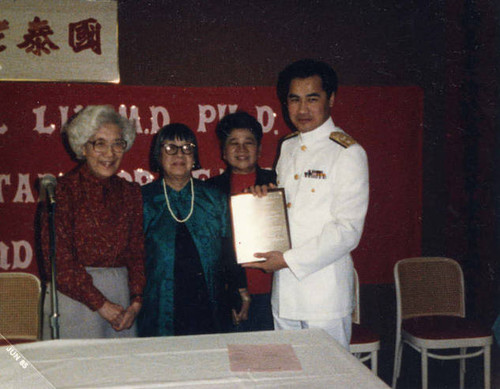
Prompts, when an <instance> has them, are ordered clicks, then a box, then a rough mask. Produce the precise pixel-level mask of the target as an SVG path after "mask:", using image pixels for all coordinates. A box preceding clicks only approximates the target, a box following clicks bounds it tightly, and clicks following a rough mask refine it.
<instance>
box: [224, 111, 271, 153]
mask: <svg viewBox="0 0 500 389" xmlns="http://www.w3.org/2000/svg"><path fill="white" fill-rule="evenodd" d="M235 128H244V129H246V130H248V131H250V132H251V133H252V134H253V136H254V137H255V140H256V141H257V145H258V146H260V142H261V141H262V135H263V133H262V125H261V124H260V123H259V122H258V121H257V119H255V118H254V117H253V116H252V115H250V114H249V113H247V112H244V111H238V112H235V113H230V114H229V115H226V116H224V117H223V118H222V119H221V121H220V122H219V124H217V127H216V129H215V132H216V134H217V137H218V138H219V141H220V146H221V148H222V149H223V148H224V146H225V144H226V140H227V138H228V137H229V135H230V134H231V131H233V130H234V129H235Z"/></svg>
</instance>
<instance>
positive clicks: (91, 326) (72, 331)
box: [42, 267, 137, 340]
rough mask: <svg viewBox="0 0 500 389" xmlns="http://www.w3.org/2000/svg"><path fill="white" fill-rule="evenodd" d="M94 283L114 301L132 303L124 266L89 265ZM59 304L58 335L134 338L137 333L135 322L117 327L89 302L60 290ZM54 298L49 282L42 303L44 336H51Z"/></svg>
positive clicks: (48, 338) (72, 337)
mask: <svg viewBox="0 0 500 389" xmlns="http://www.w3.org/2000/svg"><path fill="white" fill-rule="evenodd" d="M85 270H86V271H87V273H89V274H90V275H91V276H92V280H93V283H94V286H95V287H96V288H97V289H99V291H100V292H101V293H102V294H103V295H104V296H105V297H106V299H107V300H108V301H110V302H113V303H115V304H120V305H121V306H122V307H124V308H125V309H126V308H127V307H128V306H129V305H130V294H129V288H128V271H127V268H125V267H86V268H85ZM57 299H58V305H59V337H60V338H61V339H93V338H131V337H135V336H137V335H136V334H137V330H136V324H135V323H134V325H133V326H132V327H131V328H130V329H128V330H123V331H115V330H114V329H113V328H112V327H111V324H110V323H109V322H108V321H107V320H105V319H104V318H102V317H101V315H99V313H97V311H95V312H94V311H92V310H90V309H89V308H88V307H87V306H86V305H84V304H82V303H80V302H78V301H76V300H73V299H72V298H70V297H68V296H66V295H65V294H63V293H61V292H59V291H58V292H57ZM51 315H52V302H51V292H50V285H47V290H46V292H45V298H44V304H43V330H42V339H43V340H50V339H52V336H51V333H52V332H51V327H50V316H51Z"/></svg>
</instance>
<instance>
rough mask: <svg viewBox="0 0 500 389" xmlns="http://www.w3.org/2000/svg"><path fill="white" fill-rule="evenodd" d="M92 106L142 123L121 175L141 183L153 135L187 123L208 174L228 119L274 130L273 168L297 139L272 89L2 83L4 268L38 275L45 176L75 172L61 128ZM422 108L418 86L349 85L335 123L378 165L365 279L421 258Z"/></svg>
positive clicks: (361, 267)
mask: <svg viewBox="0 0 500 389" xmlns="http://www.w3.org/2000/svg"><path fill="white" fill-rule="evenodd" d="M89 104H110V105H112V106H114V107H115V108H116V109H117V110H119V111H120V112H121V113H122V115H124V116H127V117H128V118H131V119H135V120H136V121H137V125H138V127H137V132H138V136H137V139H136V142H135V144H134V146H133V148H132V149H131V151H130V152H128V153H127V154H126V155H125V158H124V161H123V164H122V168H123V170H122V171H121V172H120V175H122V176H123V177H125V178H127V179H129V180H135V181H137V182H139V183H140V184H144V183H146V182H149V181H150V180H151V179H152V178H153V175H152V174H151V173H150V168H149V159H148V158H149V157H148V156H149V149H150V144H151V140H152V135H153V134H154V133H156V132H157V131H158V129H159V128H161V127H162V126H163V125H165V124H168V123H174V122H182V123H185V124H187V125H188V126H190V127H191V128H192V129H193V131H195V133H196V135H197V138H198V142H199V144H200V159H201V164H202V169H201V170H199V171H197V172H196V176H198V177H200V178H206V177H209V176H212V175H217V174H218V173H219V171H220V169H223V168H224V163H223V162H222V161H221V160H220V151H219V146H218V142H217V138H216V136H215V126H216V124H217V122H218V120H219V119H220V118H221V117H223V116H224V115H225V114H227V113H228V112H234V111H235V110H237V109H241V110H246V111H247V112H249V113H250V114H252V115H255V116H256V117H257V118H258V120H259V121H260V122H261V123H262V125H263V127H264V132H265V135H264V139H263V148H262V157H261V160H260V165H261V166H262V167H271V166H272V165H273V162H274V158H275V154H276V148H277V145H278V141H279V139H280V138H282V137H283V136H284V135H286V134H288V133H289V129H288V128H287V126H286V125H285V123H284V121H283V117H282V112H281V109H280V105H279V103H278V101H277V98H276V96H275V90H274V88H272V87H238V88H236V87H234V88H232V87H231V88H230V87H223V88H179V87H133V86H120V85H87V84H62V83H59V84H40V83H2V84H1V88H0V271H28V272H32V273H35V274H37V271H38V270H37V263H36V262H37V261H36V256H35V242H34V236H35V234H34V215H35V210H36V202H37V199H38V192H37V191H36V189H35V188H36V187H37V180H38V178H39V177H40V176H42V175H44V174H46V173H51V174H54V175H59V174H62V173H64V172H67V171H68V170H70V169H71V168H72V167H73V166H74V165H75V162H74V161H72V160H71V159H70V157H69V155H68V153H67V152H66V150H65V148H64V146H63V144H62V142H61V137H60V129H61V126H62V124H64V123H65V122H66V120H67V118H68V117H70V116H71V115H73V114H74V113H75V112H76V111H78V110H79V109H81V108H82V107H83V106H86V105H89ZM422 110H423V95H422V91H421V89H419V88H417V87H349V86H344V87H341V88H340V90H339V92H338V94H337V98H336V103H335V106H334V108H333V118H334V122H335V123H336V124H337V125H338V126H340V127H341V128H343V129H344V130H345V131H346V132H348V133H349V134H350V135H352V136H353V137H354V138H355V139H356V140H358V142H359V143H360V144H361V145H363V147H364V148H365V149H366V151H367V154H368V160H369V163H370V186H371V188H370V206H369V210H368V216H367V220H366V227H365V231H364V234H363V237H362V239H361V244H360V246H359V247H358V248H357V249H356V251H355V252H354V261H355V265H356V268H357V269H358V272H359V275H360V279H361V281H362V282H363V283H391V282H393V281H392V268H393V265H394V263H395V262H396V261H397V260H399V259H401V258H404V257H409V256H417V255H419V254H420V240H421V210H422V194H421V193H422Z"/></svg>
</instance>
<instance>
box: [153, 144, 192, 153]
mask: <svg viewBox="0 0 500 389" xmlns="http://www.w3.org/2000/svg"><path fill="white" fill-rule="evenodd" d="M161 146H162V147H163V149H164V150H165V152H166V153H167V154H168V155H175V154H177V151H178V150H179V149H180V150H181V152H182V154H186V155H191V154H193V152H194V149H195V148H196V145H195V144H193V143H186V144H183V145H182V146H177V145H174V144H172V143H164V144H162V145H161Z"/></svg>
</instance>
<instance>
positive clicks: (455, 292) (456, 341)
mask: <svg viewBox="0 0 500 389" xmlns="http://www.w3.org/2000/svg"><path fill="white" fill-rule="evenodd" d="M410 266H419V267H426V268H427V269H431V268H434V269H435V270H433V272H434V273H436V274H437V275H438V276H439V278H440V279H439V280H438V279H432V280H431V279H430V277H434V276H435V275H436V274H428V273H430V272H425V271H415V270H414V273H413V275H412V277H413V278H412V281H413V279H414V278H419V279H420V280H417V281H421V282H420V286H421V287H425V288H426V290H425V291H422V290H420V289H418V288H419V285H415V283H414V285H413V288H412V289H411V290H409V289H410V287H409V286H408V285H409V284H410V283H409V282H408V284H404V281H402V280H401V278H402V277H401V275H402V274H403V270H402V269H403V268H405V267H406V269H409V267H410ZM436 266H440V268H439V270H437V269H436ZM452 278H455V280H453V279H452ZM394 279H395V284H396V300H397V324H396V326H397V327H396V347H395V355H394V371H393V378H392V387H393V388H394V389H395V388H396V384H397V379H398V377H399V375H400V371H401V360H402V356H403V345H404V343H406V344H408V345H409V346H411V347H412V348H413V349H414V350H416V351H418V352H419V353H420V354H421V363H422V366H421V370H422V389H427V385H428V358H435V359H441V360H451V359H459V360H460V388H461V389H463V388H464V383H465V360H466V359H467V358H473V357H477V356H479V355H484V387H485V389H490V387H491V374H490V369H491V344H492V343H493V336H492V334H491V335H490V336H484V337H471V338H451V337H450V338H448V339H425V338H422V337H418V336H416V335H414V334H411V333H409V332H407V331H405V330H404V329H403V328H402V324H403V320H405V319H410V318H416V317H423V316H454V317H459V318H465V287H464V277H463V272H462V269H461V267H460V265H459V264H458V263H457V262H456V261H454V260H453V259H449V258H442V257H417V258H407V259H403V260H400V261H398V262H397V263H396V265H395V266H394ZM426 281H429V282H428V284H426V283H425V282H426ZM430 287H435V289H434V290H432V289H431V288H430ZM442 289H446V291H447V292H449V293H443V292H442V291H441V290H442ZM415 292H421V293H422V295H419V296H416V297H415V296H414V295H415V294H416V293H415ZM438 292H439V293H438ZM429 296H432V297H434V298H433V299H431V298H429ZM411 299H413V301H408V300H411ZM419 299H420V302H419ZM429 300H431V301H429ZM419 304H421V305H427V306H428V307H427V308H429V307H431V308H432V309H427V310H426V309H424V308H423V307H421V306H419ZM478 347H479V348H480V349H479V350H476V351H470V352H467V348H474V349H475V348H478ZM455 348H458V349H459V352H458V354H450V355H443V354H439V353H435V352H431V351H430V350H439V349H441V350H443V349H455Z"/></svg>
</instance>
